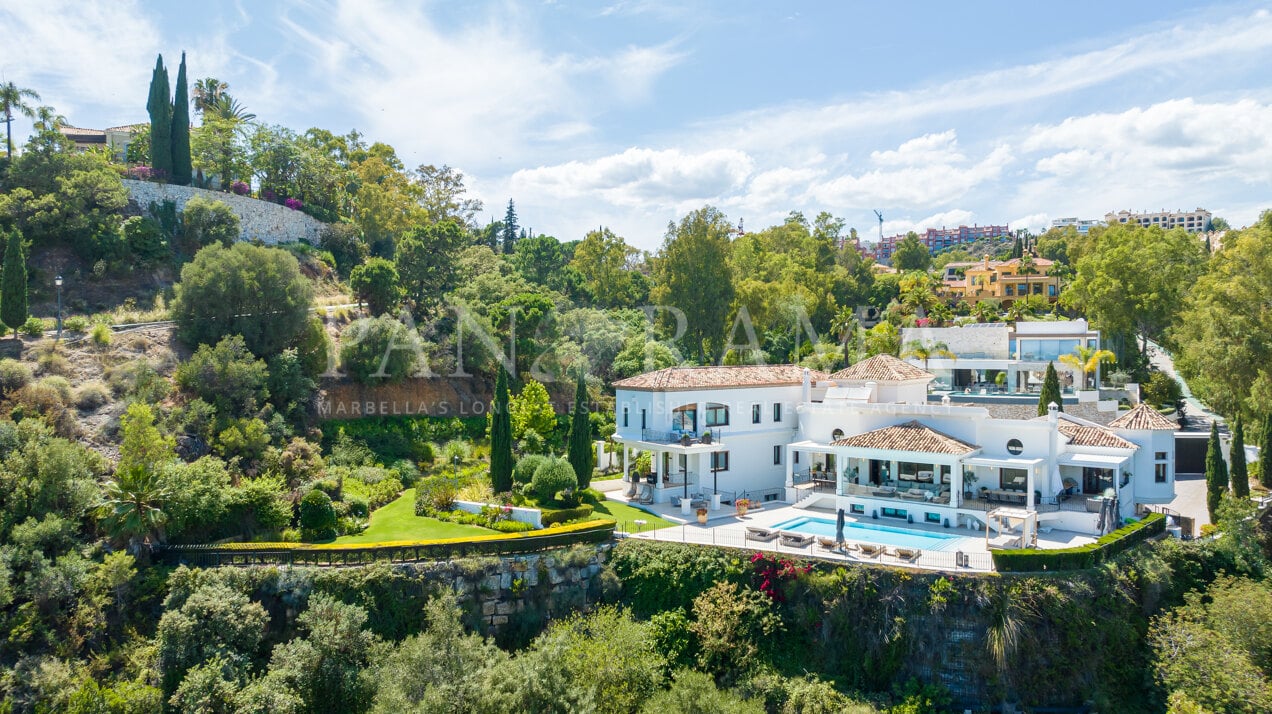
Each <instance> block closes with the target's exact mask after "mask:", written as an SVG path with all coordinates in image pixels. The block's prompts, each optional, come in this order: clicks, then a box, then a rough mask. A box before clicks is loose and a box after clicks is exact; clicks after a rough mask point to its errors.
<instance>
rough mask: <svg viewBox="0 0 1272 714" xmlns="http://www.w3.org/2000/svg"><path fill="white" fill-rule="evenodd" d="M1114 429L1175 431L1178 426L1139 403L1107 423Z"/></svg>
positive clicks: (1154, 410)
mask: <svg viewBox="0 0 1272 714" xmlns="http://www.w3.org/2000/svg"><path fill="white" fill-rule="evenodd" d="M1109 426H1111V427H1113V428H1114V429H1131V430H1145V431H1147V430H1156V429H1170V430H1171V431H1176V430H1178V429H1179V425H1178V424H1176V423H1175V422H1173V421H1171V420H1170V419H1167V418H1166V417H1164V416H1162V415H1161V413H1160V412H1158V411H1157V410H1156V409H1154V408H1152V407H1150V406H1149V405H1147V404H1145V403H1143V402H1140V403H1139V404H1137V405H1135V408H1134V409H1131V410H1130V411H1129V412H1127V413H1125V414H1123V415H1122V416H1120V417H1118V418H1116V419H1114V420H1113V421H1111V422H1109Z"/></svg>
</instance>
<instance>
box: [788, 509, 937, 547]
mask: <svg viewBox="0 0 1272 714" xmlns="http://www.w3.org/2000/svg"><path fill="white" fill-rule="evenodd" d="M773 530H779V531H795V532H796V533H809V534H812V535H818V536H826V537H828V538H834V537H835V522H834V521H828V520H826V519H824V518H808V517H801V518H792V519H791V520H789V521H782V522H781V523H778V524H777V525H775V526H773ZM961 538H962V536H955V535H945V534H944V533H929V532H927V531H917V530H910V529H908V528H893V527H891V526H876V525H874V524H873V523H853V522H851V521H849V522H845V523H844V539H845V540H854V541H864V542H867V543H878V544H881V545H890V546H894V547H901V548H919V549H923V550H945V549H946V548H952V547H954V546H956V545H957V543H958V541H959V540H960V539H961Z"/></svg>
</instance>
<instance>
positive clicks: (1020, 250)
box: [1011, 236, 1025, 258]
mask: <svg viewBox="0 0 1272 714" xmlns="http://www.w3.org/2000/svg"><path fill="white" fill-rule="evenodd" d="M1024 255H1025V251H1024V246H1022V245H1021V244H1020V236H1016V242H1015V243H1013V244H1012V246H1011V257H1013V258H1021V257H1024Z"/></svg>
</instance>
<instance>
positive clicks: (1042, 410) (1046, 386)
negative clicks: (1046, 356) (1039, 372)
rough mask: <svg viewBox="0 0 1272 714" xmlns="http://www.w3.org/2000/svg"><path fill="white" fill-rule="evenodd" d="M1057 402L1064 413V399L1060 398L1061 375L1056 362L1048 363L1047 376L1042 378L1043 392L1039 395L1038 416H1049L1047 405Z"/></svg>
mask: <svg viewBox="0 0 1272 714" xmlns="http://www.w3.org/2000/svg"><path fill="white" fill-rule="evenodd" d="M1052 402H1055V403H1056V406H1057V407H1059V408H1060V411H1064V398H1063V397H1061V396H1060V375H1058V374H1056V365H1055V363H1054V362H1048V363H1047V374H1046V376H1045V377H1043V378H1042V391H1041V392H1040V393H1039V394H1038V416H1046V415H1047V405H1048V404H1050V403H1052Z"/></svg>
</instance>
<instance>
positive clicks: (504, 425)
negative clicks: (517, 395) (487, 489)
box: [490, 364, 538, 493]
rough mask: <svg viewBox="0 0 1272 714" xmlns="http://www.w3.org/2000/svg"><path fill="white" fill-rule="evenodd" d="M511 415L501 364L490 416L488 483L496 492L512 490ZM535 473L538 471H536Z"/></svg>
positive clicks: (505, 378)
mask: <svg viewBox="0 0 1272 714" xmlns="http://www.w3.org/2000/svg"><path fill="white" fill-rule="evenodd" d="M512 467H513V463H512V415H511V414H510V410H509V405H508V372H507V371H506V370H505V369H504V368H503V365H502V364H501V365H500V366H499V375H498V377H497V378H496V379H495V402H494V405H492V406H491V418H490V485H491V487H492V488H493V489H494V490H495V492H496V493H505V492H507V491H511V490H512ZM536 473H538V472H537V471H536Z"/></svg>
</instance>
